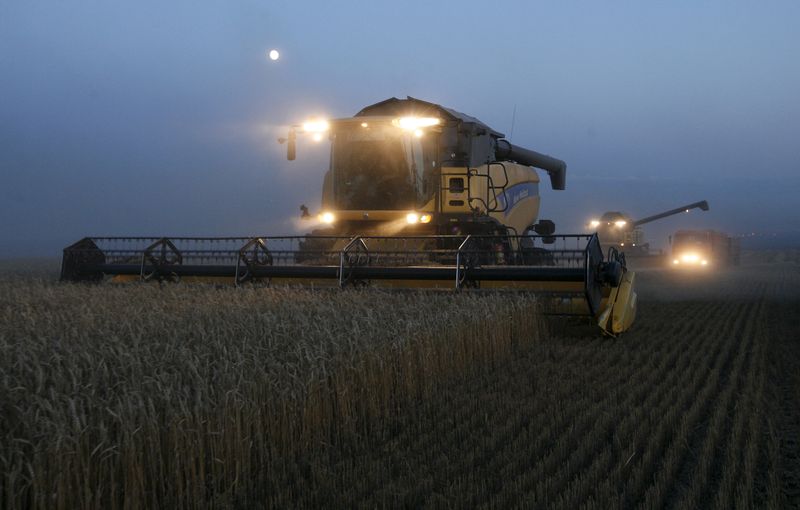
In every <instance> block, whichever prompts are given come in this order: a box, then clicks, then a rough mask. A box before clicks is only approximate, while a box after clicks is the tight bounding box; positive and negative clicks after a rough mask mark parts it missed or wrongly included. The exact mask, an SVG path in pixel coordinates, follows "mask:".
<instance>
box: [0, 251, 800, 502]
mask: <svg viewBox="0 0 800 510" xmlns="http://www.w3.org/2000/svg"><path fill="white" fill-rule="evenodd" d="M796 255H797V254H796V253H793V252H790V253H783V254H780V255H778V256H774V257H772V258H766V257H756V258H753V259H752V260H750V262H749V263H748V265H747V266H746V267H743V268H741V269H740V270H737V271H725V272H720V273H712V274H682V273H672V272H668V271H645V272H642V273H640V274H639V293H640V310H639V317H638V320H637V323H636V324H635V326H634V328H633V329H632V330H631V331H630V332H628V333H627V334H626V335H624V336H622V337H620V338H617V339H612V338H606V337H602V336H599V335H598V334H597V333H596V332H595V331H593V330H588V329H587V328H585V327H576V325H575V324H573V323H572V322H571V321H561V320H553V319H548V318H545V317H543V316H541V315H539V314H538V313H537V307H536V299H535V297H533V296H530V295H526V294H521V293H508V294H503V293H499V294H498V293H491V294H489V293H486V294H484V293H460V294H451V293H418V292H386V291H377V290H369V289H362V290H353V291H346V292H331V291H310V290H300V289H286V288H284V289H278V288H276V289H268V288H244V289H242V288H240V289H234V288H217V287H213V286H208V285H165V286H158V285H140V284H133V285H105V286H86V285H62V284H58V283H56V282H54V281H53V278H52V277H51V276H50V275H49V274H37V273H35V272H26V271H13V272H12V271H5V272H4V274H5V276H3V277H2V279H1V281H0V411H2V421H0V466H1V467H2V478H0V484H1V486H0V506H2V507H3V508H9V509H10V508H172V507H174V508H252V507H267V508H319V507H327V508H391V507H414V508H417V507H430V508H564V509H568V508H569V509H572V508H791V507H796V506H797V505H798V504H800V494H799V492H800V484H799V482H798V479H799V477H800V466H799V463H800V455H799V454H800V451H798V448H800V447H799V446H798V432H800V411H798V403H800V343H799V342H800V340H799V339H798V338H799V337H798V333H797V326H798V324H800V290H798V289H800V285H799V284H800V264H798V262H800V259H798V257H797V256H796Z"/></svg>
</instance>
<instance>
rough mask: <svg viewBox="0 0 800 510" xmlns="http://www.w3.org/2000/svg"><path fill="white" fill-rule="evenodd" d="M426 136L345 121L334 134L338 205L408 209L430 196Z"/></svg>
mask: <svg viewBox="0 0 800 510" xmlns="http://www.w3.org/2000/svg"><path fill="white" fill-rule="evenodd" d="M421 140H422V139H421V138H417V137H416V136H414V135H413V134H412V133H408V132H407V131H402V130H399V129H397V128H396V127H394V126H391V125H388V124H384V125H376V126H368V127H363V126H362V125H360V124H352V125H343V126H340V127H338V128H337V129H336V132H335V134H334V137H333V147H332V157H331V165H332V170H333V175H334V194H335V200H336V206H337V208H339V209H365V210H408V209H415V208H417V207H419V206H421V205H424V202H426V201H427V200H429V199H430V198H427V200H426V197H427V195H429V194H430V193H428V192H427V190H426V189H425V188H430V187H431V186H425V181H426V171H430V170H432V169H433V164H432V163H431V162H428V163H427V166H426V158H425V157H424V156H423V147H422V142H421Z"/></svg>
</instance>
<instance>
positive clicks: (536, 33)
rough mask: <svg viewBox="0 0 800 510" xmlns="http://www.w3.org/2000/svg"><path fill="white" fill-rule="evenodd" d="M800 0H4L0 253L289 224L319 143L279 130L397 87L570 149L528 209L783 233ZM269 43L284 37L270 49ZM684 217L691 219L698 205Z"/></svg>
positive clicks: (315, 185)
mask: <svg viewBox="0 0 800 510" xmlns="http://www.w3.org/2000/svg"><path fill="white" fill-rule="evenodd" d="M798 21H800V3H798V2H795V1H770V2H736V1H716V2H697V1H676V2H660V3H658V4H655V3H654V2H633V1H631V2H465V1H459V2H439V3H436V2H414V1H406V2H397V3H388V2H377V1H373V2H363V3H357V2H344V1H338V2H300V1H296V2H267V1H260V2H256V1H247V2H233V1H218V2H210V1H207V2H197V1H192V2H188V1H187V2H172V1H171V2H160V1H159V2H145V1H137V2H121V1H109V0H103V1H99V0H98V1H83V0H77V1H76V0H73V1H69V2H67V1H63V2H62V1H55V0H53V1H49V2H39V1H35V0H19V1H15V0H5V1H3V2H0V218H2V221H1V222H0V255H3V254H15V253H16V251H18V250H19V247H30V248H31V249H35V250H38V251H40V252H41V251H46V252H47V253H51V252H52V253H54V254H55V253H58V250H59V249H60V248H61V247H63V245H65V244H67V243H69V242H71V241H74V240H77V239H78V238H80V237H83V236H85V235H134V234H139V235H180V234H184V235H185V234H197V235H200V234H206V235H223V234H225V235H234V234H237V235H238V234H267V233H270V234H282V233H290V232H292V229H293V222H292V221H291V219H292V218H294V217H296V216H297V215H298V214H299V205H300V203H306V204H308V205H309V206H311V208H312V210H314V209H316V208H317V207H318V205H319V197H320V191H321V190H320V188H321V183H322V174H323V172H324V170H325V165H326V159H327V153H326V151H325V149H324V148H323V147H322V146H320V145H317V146H314V145H312V144H310V143H309V144H305V143H304V144H301V145H300V147H299V157H298V160H297V161H295V162H293V163H289V162H287V161H286V160H285V157H284V152H283V151H284V147H283V146H280V145H278V144H277V142H276V138H277V137H279V136H282V135H285V127H286V125H288V124H289V123H293V122H297V121H300V120H302V119H304V118H305V117H307V116H309V115H312V114H318V115H320V114H321V115H330V116H350V115H352V114H354V113H355V112H356V111H358V110H359V109H360V108H361V107H362V106H365V105H368V104H371V103H374V102H377V101H380V100H382V99H385V98H388V97H392V96H397V97H405V96H406V95H411V96H414V97H419V98H421V99H425V100H429V101H433V102H437V103H441V104H444V105H446V106H449V107H452V108H455V109H457V110H460V111H463V112H465V113H468V114H470V115H473V116H476V117H478V118H480V119H481V120H483V121H484V122H486V123H487V124H489V125H490V126H492V127H493V128H495V129H497V130H499V131H503V132H505V133H506V134H507V135H508V134H510V129H511V119H512V113H513V112H514V109H515V108H516V122H515V126H514V132H513V141H514V143H516V144H519V145H523V146H526V147H530V148H533V149H536V150H539V151H541V152H545V153H548V154H551V155H553V156H557V157H559V158H561V159H564V160H565V161H566V162H567V164H568V167H569V171H568V180H567V190H566V191H563V192H557V193H555V192H552V191H545V192H543V195H544V202H543V211H542V215H543V216H544V217H550V218H552V219H553V220H555V221H556V223H557V225H558V226H559V231H561V232H562V233H566V232H568V231H570V230H575V229H578V228H581V227H582V225H583V223H584V222H585V221H586V220H587V219H588V218H590V217H591V216H593V215H597V214H600V213H602V212H603V211H604V210H607V209H612V210H624V211H628V212H630V213H631V214H632V215H633V216H634V217H637V216H645V215H649V214H651V213H655V212H659V211H660V210H662V209H668V208H672V207H676V206H679V205H682V204H685V203H689V202H694V201H696V200H700V199H704V198H705V199H708V200H709V201H710V202H711V207H712V210H711V211H710V212H708V213H700V214H697V215H693V216H692V218H687V217H679V218H673V219H672V220H668V221H665V222H663V223H661V224H658V225H654V226H653V228H652V229H649V230H647V235H648V237H650V238H651V239H652V240H653V241H654V242H655V244H659V242H658V239H661V238H664V237H665V236H666V235H667V233H668V232H669V231H671V230H674V229H676V228H679V227H681V226H689V225H691V224H694V225H699V226H702V227H715V228H722V229H726V230H728V231H730V232H735V233H743V232H749V231H754V230H759V231H764V232H767V231H770V232H773V231H774V232H789V233H792V232H794V233H798V232H800V214H798V213H797V212H796V208H797V206H798V203H800V201H798V198H797V197H798V193H800V177H798V170H800V142H798V140H800V138H798V136H799V135H800V99H798V91H800V65H798V62H800V31H798V30H797V23H798ZM272 48H276V49H278V50H279V51H280V52H281V55H282V58H281V59H280V60H279V61H277V62H271V61H270V60H269V59H268V58H267V57H266V52H267V51H268V50H269V49H272ZM692 222H694V223H692Z"/></svg>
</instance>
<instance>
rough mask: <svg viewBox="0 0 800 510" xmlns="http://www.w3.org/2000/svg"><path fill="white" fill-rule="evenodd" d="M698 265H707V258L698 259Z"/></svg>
mask: <svg viewBox="0 0 800 510" xmlns="http://www.w3.org/2000/svg"><path fill="white" fill-rule="evenodd" d="M700 265H702V266H707V265H708V261H707V260H701V261H700Z"/></svg>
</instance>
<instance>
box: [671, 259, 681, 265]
mask: <svg viewBox="0 0 800 510" xmlns="http://www.w3.org/2000/svg"><path fill="white" fill-rule="evenodd" d="M672 263H673V264H680V263H681V261H680V260H678V259H675V260H673V261H672Z"/></svg>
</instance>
